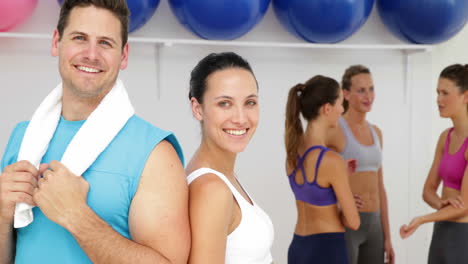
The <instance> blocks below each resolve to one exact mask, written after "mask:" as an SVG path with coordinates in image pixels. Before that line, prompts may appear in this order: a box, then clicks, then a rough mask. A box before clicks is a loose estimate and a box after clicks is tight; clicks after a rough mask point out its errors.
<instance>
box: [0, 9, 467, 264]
mask: <svg viewBox="0 0 468 264" xmlns="http://www.w3.org/2000/svg"><path fill="white" fill-rule="evenodd" d="M272 11H273V10H272V9H271V8H270V9H269V11H268V13H267V15H266V17H265V19H264V20H263V21H262V22H261V23H260V25H258V26H257V27H256V28H255V29H254V30H253V31H252V32H251V33H249V34H247V35H246V36H244V37H243V38H242V40H249V41H255V40H265V41H289V42H301V41H300V40H296V39H295V38H294V37H292V36H290V35H289V34H287V33H286V32H285V31H284V30H283V29H282V28H281V27H280V25H279V23H278V22H277V21H276V18H275V17H274V14H273V12H272ZM57 15H58V5H57V4H56V2H55V1H40V3H39V6H38V9H37V11H36V13H35V14H34V15H33V17H32V18H31V19H30V20H29V21H27V22H26V23H25V24H24V25H22V26H21V27H19V28H18V29H16V31H18V32H35V33H51V32H52V30H53V28H54V25H55V20H56V17H57ZM462 34H463V35H464V36H465V37H464V38H462V39H459V40H458V42H454V43H453V44H452V42H450V43H449V44H447V46H448V45H453V46H450V47H448V48H447V50H445V49H444V47H446V46H444V45H442V46H440V47H438V48H436V50H435V51H434V52H433V53H432V54H431V53H418V54H413V55H411V57H410V59H411V64H410V68H409V69H410V71H409V76H408V78H409V79H408V80H409V82H408V83H409V86H408V87H406V86H405V74H406V72H405V65H406V64H405V55H404V53H403V52H400V51H375V50H373V51H372V50H332V49H286V48H281V49H280V48H249V47H245V48H230V47H221V46H172V47H165V46H162V47H160V49H159V57H158V56H156V54H155V47H154V46H152V45H149V44H134V45H131V51H130V63H129V68H128V69H127V70H126V71H123V72H122V74H121V78H122V79H123V80H124V81H125V83H126V85H127V87H128V90H129V93H130V96H131V99H132V101H133V103H134V105H135V108H136V110H137V112H138V113H139V115H141V116H142V117H143V118H145V119H147V120H149V121H150V122H152V123H154V124H156V125H157V126H160V127H162V128H164V129H167V130H172V131H174V132H175V133H176V135H177V136H178V138H179V140H180V143H181V145H182V147H183V149H184V152H185V156H186V159H187V160H188V159H190V157H191V155H192V153H193V152H194V150H195V149H196V147H197V146H198V143H199V140H200V132H199V125H198V123H197V122H195V121H194V119H193V118H192V116H191V113H190V109H189V102H188V98H187V94H188V80H189V73H190V71H191V69H192V68H193V67H194V65H195V64H196V63H197V62H198V60H199V59H201V58H202V57H204V56H205V55H207V54H208V53H210V52H218V51H225V50H232V51H235V52H238V53H239V54H241V55H242V56H244V57H245V58H246V59H247V60H249V62H250V63H251V65H252V66H253V68H254V71H255V73H256V76H257V79H258V81H259V85H260V107H261V119H260V125H259V128H258V130H257V131H258V132H257V135H256V136H255V137H254V139H253V140H252V142H251V143H250V145H249V147H248V148H247V150H246V151H245V152H244V153H242V154H241V155H240V156H239V160H238V164H237V165H238V166H237V171H236V172H237V174H238V176H239V178H240V181H241V182H242V183H243V184H244V185H245V186H246V189H248V190H249V193H250V194H252V196H253V197H254V199H255V200H256V201H257V202H258V203H259V204H260V205H261V206H262V207H263V208H264V209H265V210H266V211H267V213H269V215H270V216H271V218H272V220H273V223H274V225H275V231H276V237H275V243H274V247H273V255H274V257H275V263H286V254H287V248H288V246H289V243H290V241H291V238H292V234H293V230H294V224H295V221H296V209H295V204H294V197H293V194H292V192H291V191H290V187H289V185H288V182H287V178H286V175H285V172H284V165H283V164H284V159H285V154H284V147H283V130H284V129H283V127H284V108H285V104H286V97H287V92H288V89H289V88H290V87H291V86H293V85H294V84H296V83H297V82H303V81H305V80H307V79H308V78H310V77H311V76H313V75H315V74H324V75H329V76H331V77H334V78H336V79H340V76H341V74H342V73H343V71H344V69H345V68H346V67H347V66H348V65H350V64H356V63H360V64H365V65H367V66H369V67H370V68H371V70H372V71H373V75H374V81H375V84H376V92H377V98H376V101H375V106H374V109H373V111H372V112H371V114H370V116H369V118H370V120H371V121H372V122H375V123H376V124H377V125H378V126H379V127H380V128H381V129H382V130H383V133H384V149H385V150H384V177H385V184H386V187H387V192H388V197H389V203H390V216H391V219H390V221H391V229H392V236H393V242H394V247H395V250H396V254H397V263H424V262H426V258H427V257H426V255H427V249H428V243H429V240H430V233H431V227H430V226H429V225H427V226H425V227H423V228H422V229H421V230H419V231H418V232H417V233H416V234H415V235H414V237H412V238H410V239H409V240H408V241H402V240H401V239H400V238H399V235H398V229H399V226H400V225H401V224H403V223H406V222H407V221H408V220H409V219H410V216H414V215H416V214H421V213H424V212H427V211H428V208H427V207H426V206H425V205H424V204H423V202H422V199H421V191H422V184H423V183H424V179H425V175H426V173H427V171H428V168H429V166H430V162H431V158H432V152H433V145H434V143H433V142H434V140H433V138H434V137H435V136H434V135H435V134H438V133H439V131H440V130H438V129H436V128H433V125H432V124H433V123H435V122H436V120H437V121H438V119H436V118H434V115H435V110H436V109H435V107H434V106H435V104H433V102H434V98H433V94H434V90H435V86H434V78H432V76H434V74H432V73H431V72H432V71H434V72H438V71H439V69H438V68H442V67H443V66H445V65H446V64H447V63H446V62H448V57H450V58H452V57H453V59H452V60H456V59H460V60H461V59H462V57H460V56H459V53H458V52H459V51H460V50H462V48H461V47H462V44H461V43H462V42H463V41H464V43H466V40H467V36H468V30H466V29H465V31H464V32H463V33H462ZM134 36H158V37H180V38H192V39H196V37H194V36H193V35H192V34H191V33H189V32H187V31H186V30H185V29H184V28H182V27H181V26H180V25H179V24H178V23H177V21H176V20H175V18H174V17H173V16H172V14H171V13H170V11H169V8H168V6H167V2H166V1H162V2H161V6H160V7H159V9H158V10H157V12H156V15H155V16H154V17H153V18H152V19H151V21H149V23H148V24H147V25H146V26H145V27H144V28H142V29H141V30H140V31H138V32H136V33H135V34H134ZM454 41H455V39H454ZM345 43H352V44H359V43H364V44H367V43H374V44H384V43H389V44H398V43H400V42H399V41H398V40H397V39H396V38H394V37H393V36H391V35H390V34H389V33H388V32H387V31H386V29H385V28H384V27H383V25H382V24H381V22H380V20H379V18H378V16H377V15H376V12H375V10H374V12H373V14H372V16H371V18H370V20H369V21H368V23H367V24H366V25H365V26H364V27H363V28H362V30H360V31H359V32H358V33H357V34H355V35H354V36H353V37H351V38H350V39H349V40H346V42H345ZM463 47H464V46H463ZM463 50H466V48H463ZM446 53H448V54H449V55H445V54H446ZM440 54H444V55H440ZM431 56H432V57H433V59H434V60H433V59H432V58H431ZM467 57H468V55H466V54H465V57H463V58H464V61H465V63H466V58H467ZM443 59H447V60H443ZM439 60H440V61H441V62H440V63H438V61H439ZM156 62H157V63H156ZM439 65H440V66H439ZM158 72H159V74H157V73H158ZM430 76H431V77H430ZM0 80H1V84H0V91H1V93H0V94H1V97H0V98H1V101H0V149H4V147H5V145H6V143H7V140H8V136H9V133H10V131H11V129H12V128H13V126H14V125H15V124H16V123H17V122H18V121H21V120H27V119H29V117H30V116H31V115H32V113H33V111H34V109H35V108H36V107H37V105H38V104H39V102H40V100H42V98H43V97H44V96H45V95H46V94H47V93H48V91H50V90H51V89H52V88H53V87H55V85H56V84H57V83H58V82H59V81H60V78H59V75H58V72H57V60H56V59H55V58H52V57H50V55H49V41H48V40H25V39H4V38H0ZM158 88H159V90H158ZM406 88H408V89H409V90H406ZM428 90H429V91H428ZM431 131H434V132H431Z"/></svg>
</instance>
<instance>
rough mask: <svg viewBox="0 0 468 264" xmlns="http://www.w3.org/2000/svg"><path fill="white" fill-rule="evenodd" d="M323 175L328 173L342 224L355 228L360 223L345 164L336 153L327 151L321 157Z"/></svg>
mask: <svg viewBox="0 0 468 264" xmlns="http://www.w3.org/2000/svg"><path fill="white" fill-rule="evenodd" d="M322 164H323V165H322V166H323V169H324V170H325V172H324V174H325V175H330V184H331V185H332V187H333V190H334V191H335V195H336V198H337V199H338V202H339V204H340V206H341V213H342V220H343V225H345V226H346V227H348V228H351V229H353V230H357V229H358V228H359V225H360V224H361V219H360V218H359V213H358V210H357V208H356V204H355V202H354V197H353V193H352V192H351V188H350V186H349V174H348V170H347V167H346V164H345V162H344V160H343V158H341V156H340V155H339V154H338V153H335V152H331V151H328V152H327V153H325V156H324V158H323V163H322Z"/></svg>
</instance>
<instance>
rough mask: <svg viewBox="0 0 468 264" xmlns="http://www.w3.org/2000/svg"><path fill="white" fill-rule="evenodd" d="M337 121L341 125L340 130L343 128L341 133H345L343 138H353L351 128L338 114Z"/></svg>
mask: <svg viewBox="0 0 468 264" xmlns="http://www.w3.org/2000/svg"><path fill="white" fill-rule="evenodd" d="M338 123H339V124H340V126H341V130H343V134H344V135H345V138H346V139H347V140H349V139H354V137H353V133H352V132H351V128H350V127H349V126H348V123H347V122H346V120H345V119H344V118H343V117H342V116H340V118H339V119H338Z"/></svg>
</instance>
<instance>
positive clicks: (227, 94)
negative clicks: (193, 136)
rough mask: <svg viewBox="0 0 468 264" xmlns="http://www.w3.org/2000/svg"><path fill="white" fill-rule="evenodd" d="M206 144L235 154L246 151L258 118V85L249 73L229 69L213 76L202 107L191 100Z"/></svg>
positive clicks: (208, 81) (242, 70)
mask: <svg viewBox="0 0 468 264" xmlns="http://www.w3.org/2000/svg"><path fill="white" fill-rule="evenodd" d="M192 110H193V111H194V116H195V117H196V118H197V119H198V120H199V121H201V123H202V132H203V137H204V140H205V141H206V142H209V143H210V144H214V145H215V146H217V147H219V148H221V149H223V150H225V151H228V152H232V153H239V152H241V151H243V150H244V149H245V147H246V146H247V144H248V143H249V141H250V139H251V138H252V136H253V135H254V133H255V130H256V129H257V124H258V119H259V106H258V88H257V82H256V80H255V78H254V76H253V75H252V73H250V72H249V71H247V70H245V69H241V68H229V69H224V70H220V71H216V72H214V73H212V74H210V75H209V76H208V78H207V80H206V91H205V94H204V95H203V104H198V102H196V99H192Z"/></svg>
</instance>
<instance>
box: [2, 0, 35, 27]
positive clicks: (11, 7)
mask: <svg viewBox="0 0 468 264" xmlns="http://www.w3.org/2000/svg"><path fill="white" fill-rule="evenodd" d="M36 6H37V0H0V32H3V31H8V30H10V29H12V28H14V27H15V26H17V25H18V24H21V23H22V22H23V21H24V20H26V18H28V17H29V16H31V15H32V13H33V12H34V9H35V8H36Z"/></svg>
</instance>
